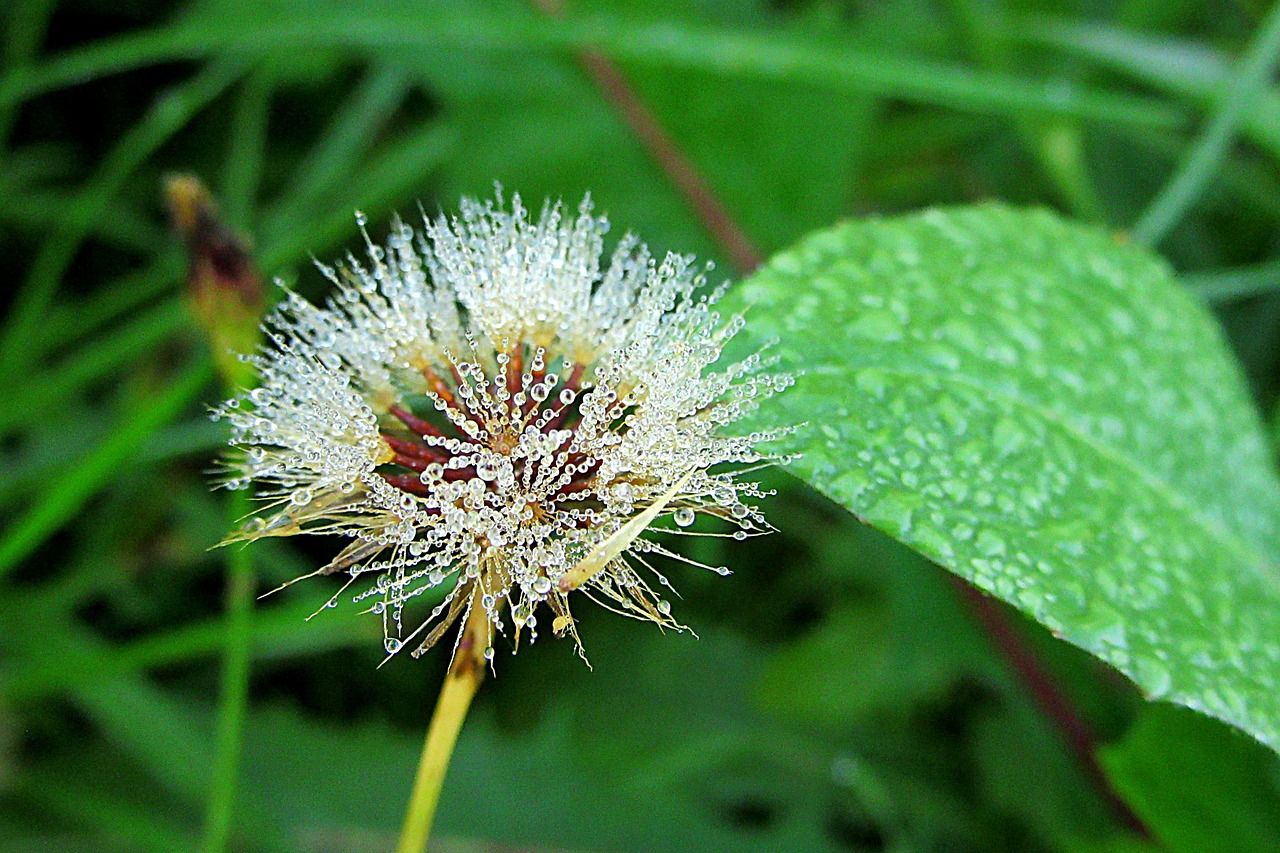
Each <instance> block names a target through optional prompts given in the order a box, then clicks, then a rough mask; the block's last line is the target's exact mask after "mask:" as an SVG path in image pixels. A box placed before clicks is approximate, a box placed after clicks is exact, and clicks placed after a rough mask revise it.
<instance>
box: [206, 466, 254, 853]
mask: <svg viewBox="0 0 1280 853" xmlns="http://www.w3.org/2000/svg"><path fill="white" fill-rule="evenodd" d="M251 509H252V503H251V501H250V497H249V493H248V492H247V491H237V492H232V496H231V500H230V501H229V504H228V510H229V512H230V515H231V523H232V524H237V523H239V522H240V521H241V519H242V517H243V516H244V515H246V514H248V512H249V511H250V510H251ZM254 591H255V590H254V576H253V560H252V558H251V557H250V555H249V552H248V550H246V549H245V548H243V547H233V548H231V549H229V550H228V552H227V590H226V629H225V638H226V639H225V645H224V646H223V656H222V696H221V700H220V701H219V703H218V727H217V744H218V752H217V755H216V757H215V758H214V765H213V782H212V784H211V785H210V788H209V797H208V801H207V806H206V809H205V825H204V840H203V850H204V851H205V853H221V851H224V850H226V849H227V843H228V841H229V840H230V838H231V818H232V815H233V813H234V809H235V802H236V783H237V780H238V779H239V776H240V758H241V754H242V753H243V745H242V740H243V738H244V720H245V716H246V714H247V712H248V707H249V670H250V661H251V657H252V652H253V602H254Z"/></svg>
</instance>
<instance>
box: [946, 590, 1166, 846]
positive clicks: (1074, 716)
mask: <svg viewBox="0 0 1280 853" xmlns="http://www.w3.org/2000/svg"><path fill="white" fill-rule="evenodd" d="M950 579H951V583H952V586H953V587H955V589H956V592H957V593H958V594H959V596H960V598H961V599H962V600H963V601H964V603H965V604H966V605H968V607H969V611H970V612H971V613H972V614H973V616H974V618H975V619H976V620H977V621H978V624H979V625H981V626H982V629H983V630H984V631H985V632H986V634H987V637H988V639H990V640H991V642H992V643H993V644H994V645H995V647H996V648H997V649H998V650H999V651H1000V653H1001V654H1002V655H1004V658H1005V660H1006V661H1008V663H1009V666H1010V667H1012V669H1013V671H1014V673H1015V674H1016V675H1017V677H1018V680H1019V681H1021V682H1022V686H1023V687H1025V688H1026V690H1027V691H1028V692H1029V693H1030V694H1031V696H1032V698H1034V699H1035V702H1036V704H1037V705H1039V706H1040V710H1041V711H1042V712H1044V715H1045V716H1046V717H1048V718H1049V719H1050V721H1052V722H1053V724H1054V725H1055V726H1056V727H1057V729H1058V731H1059V732H1061V734H1062V737H1063V739H1065V740H1066V742H1067V745H1068V747H1069V748H1070V749H1071V752H1072V753H1074V754H1075V756H1076V760H1077V761H1079V762H1080V766H1081V767H1083V768H1084V771H1085V774H1086V775H1087V776H1088V777H1089V781H1090V782H1092V783H1093V785H1094V786H1095V787H1096V788H1097V789H1098V790H1099V791H1100V792H1101V793H1102V795H1103V796H1104V797H1105V798H1106V800H1107V801H1108V802H1109V803H1110V804H1111V808H1112V809H1113V810H1114V811H1115V813H1116V815H1117V816H1118V817H1119V818H1120V820H1121V821H1122V822H1123V823H1124V825H1125V826H1127V827H1128V828H1129V829H1130V830H1132V831H1133V832H1134V833H1136V834H1138V835H1140V836H1142V837H1143V838H1145V839H1148V840H1150V839H1151V831H1150V830H1149V829H1147V826H1146V824H1144V823H1143V822H1142V819H1141V818H1139V817H1138V816H1137V815H1136V814H1134V812H1133V809H1131V808H1129V804H1128V803H1126V802H1125V801H1124V800H1123V799H1122V798H1121V797H1120V795H1119V794H1117V793H1116V792H1115V789H1113V788H1112V787H1111V782H1110V780H1108V779H1107V776H1106V774H1105V773H1104V772H1103V770H1102V767H1101V766H1100V765H1099V764H1098V759H1097V752H1096V750H1097V741H1096V740H1095V739H1094V736H1093V732H1092V731H1090V730H1089V725H1088V723H1086V722H1085V721H1084V718H1083V717H1081V716H1080V714H1079V712H1078V711H1076V709H1075V706H1074V705H1072V704H1071V700H1070V698H1068V697H1067V695H1066V694H1065V693H1063V692H1062V690H1060V689H1059V688H1058V685H1057V684H1056V683H1055V682H1054V680H1053V675H1052V673H1050V672H1049V670H1048V668H1047V667H1045V665H1044V664H1043V663H1041V662H1040V659H1039V658H1038V657H1036V654H1035V651H1033V650H1032V648H1031V647H1030V646H1029V645H1028V644H1027V641H1026V639H1025V638H1024V637H1023V636H1022V635H1021V634H1020V633H1019V632H1018V629H1017V626H1015V625H1014V624H1013V622H1012V620H1010V619H1009V615H1008V614H1007V613H1006V612H1005V611H1004V609H1003V608H1002V607H1001V606H1000V604H999V603H998V602H996V601H995V600H994V599H992V598H990V597H989V596H987V594H986V593H984V592H983V591H982V590H980V589H978V588H977V587H976V586H973V585H972V584H970V583H969V582H968V581H966V580H965V579H964V578H961V577H959V576H958V575H951V576H950Z"/></svg>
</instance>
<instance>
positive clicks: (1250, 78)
mask: <svg viewBox="0 0 1280 853" xmlns="http://www.w3.org/2000/svg"><path fill="white" fill-rule="evenodd" d="M1277 64H1280V4H1276V5H1274V6H1272V7H1271V12H1270V13H1269V14H1268V15H1267V17H1266V19H1265V20H1264V21H1263V23H1262V26H1261V27H1259V29H1258V33H1257V35H1256V36H1254V39H1253V42H1252V43H1251V44H1250V45H1249V49H1248V50H1247V51H1246V52H1245V54H1244V56H1243V57H1242V59H1241V61H1240V65H1239V68H1238V69H1237V72H1236V74H1235V75H1234V76H1233V78H1232V80H1231V83H1230V85H1229V86H1228V87H1227V90H1226V92H1225V93H1224V94H1223V97H1222V101H1221V102H1220V103H1219V104H1218V107H1217V109H1215V110H1214V112H1213V116H1212V118H1211V119H1210V120H1209V123H1208V124H1206V125H1205V127H1204V130H1203V131H1201V133H1200V136H1199V138H1198V139H1197V140H1196V143H1195V145H1193V146H1192V148H1191V150H1190V151H1189V152H1188V153H1187V158H1186V159H1185V160H1184V161H1183V162H1182V163H1181V165H1179V167H1178V169H1177V171H1176V172H1175V173H1174V175H1173V177H1172V178H1171V179H1170V180H1169V182H1168V183H1167V184H1166V185H1165V186H1164V188H1163V189H1162V190H1161V191H1160V193H1159V195H1157V196H1156V198H1155V199H1154V200H1152V202H1151V205H1150V206H1149V207H1148V208H1147V209H1146V211H1144V212H1143V214H1142V216H1141V217H1140V218H1139V219H1138V222H1137V224H1136V225H1134V227H1133V236H1134V239H1136V240H1138V241H1139V242H1142V243H1148V244H1151V245H1155V244H1157V243H1159V242H1160V241H1161V240H1163V239H1164V238H1165V237H1166V236H1167V235H1168V233H1169V231H1170V230H1171V229H1172V228H1173V226H1174V225H1176V224H1177V223H1178V220H1180V219H1181V218H1182V217H1183V215H1184V214H1185V213H1186V212H1187V210H1189V209H1190V208H1191V206H1192V205H1193V204H1195V202H1196V199H1198V198H1199V197H1200V194H1201V193H1202V192H1203V191H1204V188H1205V186H1206V185H1207V184H1208V183H1209V181H1210V180H1211V179H1212V178H1213V176H1214V174H1215V173H1216V172H1217V171H1218V167H1219V166H1221V164H1222V161H1223V159H1225V158H1226V156H1227V151H1228V149H1229V148H1230V147H1231V143H1232V141H1233V140H1234V139H1235V134H1236V129H1237V128H1238V127H1239V125H1240V122H1241V121H1242V120H1243V119H1244V118H1245V116H1246V115H1247V114H1248V110H1249V108H1250V107H1251V106H1252V105H1253V103H1254V99H1255V97H1256V96H1257V95H1258V93H1259V92H1261V91H1262V89H1263V87H1265V86H1266V85H1267V82H1268V80H1269V79H1270V77H1271V75H1272V74H1274V73H1275V69H1276V66H1277Z"/></svg>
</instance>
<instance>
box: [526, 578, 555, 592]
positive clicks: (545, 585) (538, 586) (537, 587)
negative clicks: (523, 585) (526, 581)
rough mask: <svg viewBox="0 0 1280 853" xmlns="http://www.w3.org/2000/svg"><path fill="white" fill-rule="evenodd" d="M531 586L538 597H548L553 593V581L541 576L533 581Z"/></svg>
mask: <svg viewBox="0 0 1280 853" xmlns="http://www.w3.org/2000/svg"><path fill="white" fill-rule="evenodd" d="M530 586H531V587H532V588H533V591H534V592H536V593H537V594H538V595H546V594H547V593H549V592H551V579H550V578H546V577H543V576H541V575H539V576H538V577H536V578H534V579H533V583H532V584H530Z"/></svg>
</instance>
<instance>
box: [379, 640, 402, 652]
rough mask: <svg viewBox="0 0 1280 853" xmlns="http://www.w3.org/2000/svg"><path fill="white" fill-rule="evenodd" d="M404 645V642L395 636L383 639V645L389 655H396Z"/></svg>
mask: <svg viewBox="0 0 1280 853" xmlns="http://www.w3.org/2000/svg"><path fill="white" fill-rule="evenodd" d="M402 645H404V644H403V643H401V642H400V641H399V640H397V639H396V638H395V637H387V638H386V639H385V640H383V641H382V646H383V648H385V649H386V650H387V654H389V655H394V654H395V653H396V652H398V651H400V647H401V646H402Z"/></svg>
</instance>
